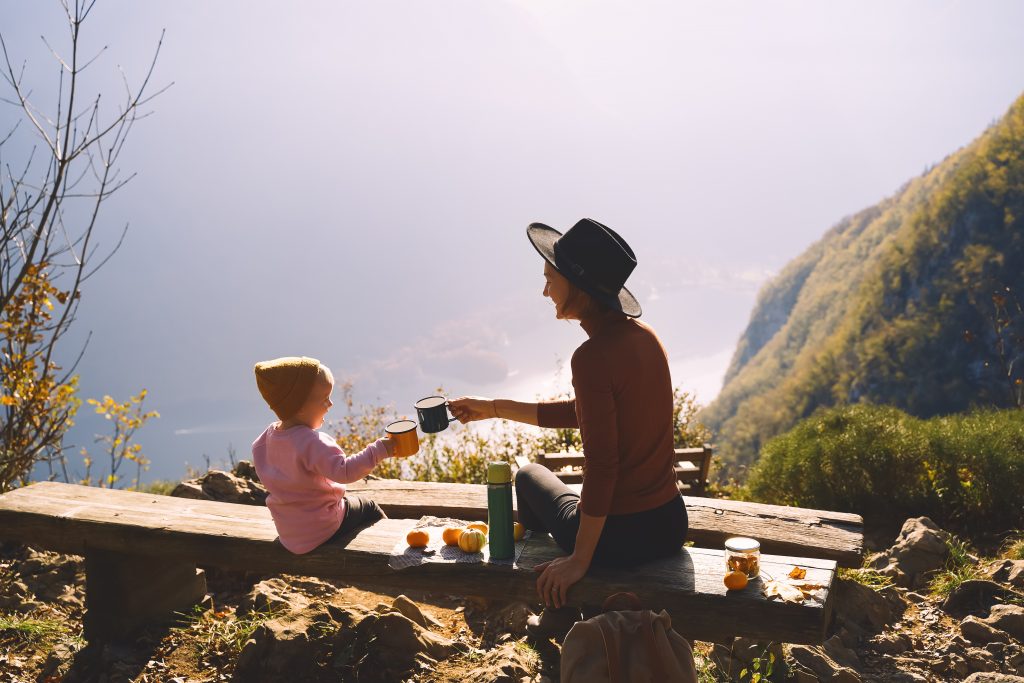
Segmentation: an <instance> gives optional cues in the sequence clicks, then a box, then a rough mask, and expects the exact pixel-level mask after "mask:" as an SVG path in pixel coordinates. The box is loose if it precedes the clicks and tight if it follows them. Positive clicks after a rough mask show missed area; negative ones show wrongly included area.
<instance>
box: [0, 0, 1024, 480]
mask: <svg viewBox="0 0 1024 683" xmlns="http://www.w3.org/2000/svg"><path fill="white" fill-rule="evenodd" d="M1022 27H1024V3H1020V2H1014V1H1006V2H937V1H931V0H929V1H916V2H911V1H906V2H898V3H894V2H863V1H859V2H827V3H826V2H745V3H742V2H683V1H682V0H676V1H673V2H647V1H644V0H629V1H628V2H583V1H582V0H578V1H560V2H556V1H554V0H528V1H526V0H524V1H515V2H513V1H498V0H463V1H447V0H434V1H431V2H426V1H419V2H412V1H405V2H399V1H394V2H387V1H375V2H360V3H355V2H337V1H334V2H293V3H287V4H282V3H280V2H274V3H269V2H253V1H248V2H234V1H230V2H229V1H226V0H221V1H218V2H198V1H195V0H192V1H177V2H160V3H158V2H138V1H137V0H136V1H133V2H129V1H128V0H116V1H115V0H100V2H99V3H98V5H97V6H96V9H95V10H94V13H93V15H92V16H91V17H90V18H89V20H88V22H87V23H86V24H85V25H84V27H83V35H84V40H85V42H86V44H87V45H88V46H91V48H92V49H95V48H97V47H98V46H101V45H109V49H108V51H107V52H106V53H105V54H104V55H103V56H102V57H101V58H100V60H99V61H98V62H96V63H95V64H94V65H93V66H92V67H90V72H89V73H90V79H89V80H88V85H89V86H90V87H92V88H94V89H95V88H102V89H104V90H105V91H106V92H109V93H110V95H111V96H113V95H115V94H116V93H117V92H118V91H117V87H119V85H118V83H119V81H118V80H117V79H118V78H119V77H118V75H117V70H116V67H117V66H118V65H120V66H121V67H123V68H124V70H125V72H126V74H127V77H128V79H129V81H130V82H132V83H135V82H138V80H139V79H140V78H141V76H142V75H143V73H144V70H145V67H146V65H147V63H148V60H149V58H150V56H151V54H152V51H153V49H154V47H155V45H156V42H157V40H158V38H159V35H160V31H161V29H165V28H166V31H167V33H166V39H165V42H164V46H163V51H162V53H161V55H160V59H159V62H158V65H157V68H156V71H155V75H154V80H153V84H154V85H155V86H162V85H165V84H168V83H171V82H173V83H174V85H173V86H172V87H171V88H170V89H169V90H168V91H167V92H166V93H164V94H163V95H161V96H160V97H159V98H158V99H157V100H156V101H155V102H154V103H153V105H152V107H151V108H152V110H153V112H154V113H153V115H152V116H150V117H149V118H147V119H145V120H144V121H142V122H140V123H139V125H138V126H137V127H136V129H135V130H134V131H133V133H132V136H131V138H130V140H129V144H128V148H127V150H126V152H125V154H124V155H123V157H122V164H121V165H122V167H123V169H124V170H125V171H126V172H129V171H135V172H138V176H137V177H136V178H135V179H134V180H133V181H132V182H131V183H130V184H129V185H128V186H127V187H125V188H124V189H123V190H122V191H121V192H120V193H119V194H118V195H116V196H115V197H114V199H112V200H111V201H110V202H109V203H108V204H107V205H105V207H104V213H103V216H102V218H103V224H104V228H103V232H102V235H101V240H102V241H103V242H104V244H106V245H111V244H113V243H114V242H115V241H116V237H117V235H118V234H119V231H120V228H121V227H122V226H123V225H124V224H125V223H126V222H129V223H130V225H131V227H130V229H129V233H128V236H127V238H126V241H125V243H124V245H123V247H122V248H121V250H120V252H119V253H118V254H117V255H116V256H115V258H114V259H113V260H112V261H111V262H110V263H109V264H108V265H107V266H106V267H105V268H104V269H103V270H102V271H100V272H99V274H97V275H96V277H95V278H93V279H92V280H91V281H90V282H89V283H88V288H87V289H86V290H85V298H84V299H83V304H82V308H81V314H80V318H79V321H78V327H77V332H76V334H78V335H81V336H83V337H84V335H85V333H86V332H88V331H91V332H92V340H91V342H90V344H89V347H88V350H87V354H86V356H85V358H84V360H83V361H82V364H81V365H80V368H79V370H80V374H81V382H82V395H83V396H84V397H90V396H95V397H99V396H102V395H103V394H105V393H109V394H112V395H113V396H115V398H118V399H124V398H126V397H127V396H128V395H129V394H131V393H134V392H136V391H137V390H139V389H141V388H143V387H145V388H147V389H148V390H149V392H150V398H149V400H148V403H149V404H150V405H151V407H152V408H154V409H157V410H159V411H160V412H161V414H162V417H161V419H159V420H157V421H155V422H154V423H152V424H151V425H148V426H146V427H145V429H143V430H142V432H140V433H139V435H138V441H139V442H140V443H142V445H143V447H144V451H145V452H146V454H147V455H148V456H149V457H150V458H151V459H152V460H153V467H152V471H151V472H150V475H149V477H150V478H153V477H171V476H174V477H177V476H180V475H181V474H182V471H183V463H184V462H185V461H188V462H190V463H192V464H199V463H201V462H202V455H203V454H204V453H206V454H208V455H209V456H210V457H211V458H213V460H214V461H216V460H222V459H224V458H225V457H226V453H227V447H228V444H232V445H233V446H234V447H235V448H236V449H237V451H238V452H239V454H240V455H243V456H244V455H246V454H247V453H248V450H249V444H250V442H251V441H252V439H253V438H255V436H257V435H258V433H259V432H260V431H261V430H262V428H263V427H264V426H265V425H266V424H267V423H268V422H269V421H270V420H271V419H272V415H271V413H270V412H269V410H267V409H266V407H265V406H263V404H262V403H261V401H260V398H259V395H258V393H257V391H256V388H255V383H254V380H253V375H252V365H253V363H254V362H255V361H257V360H262V359H266V358H271V357H275V356H280V355H309V356H314V357H317V358H319V359H320V360H322V361H323V362H325V363H327V364H328V365H330V366H331V368H332V369H333V370H334V373H335V375H336V376H337V377H338V378H350V379H351V380H352V381H354V382H355V387H356V392H357V395H358V396H359V397H360V398H361V399H362V400H366V401H373V402H376V401H379V402H382V403H393V404H395V406H396V409H395V410H396V413H399V414H401V413H409V412H411V411H412V408H411V405H412V403H413V402H414V401H415V400H416V399H417V398H420V397H421V396H425V395H428V394H430V393H432V392H433V389H434V388H435V387H437V386H438V385H443V386H444V387H445V389H446V391H447V392H448V393H449V394H451V395H459V394H463V393H476V394H483V395H490V396H508V397H513V398H524V399H529V398H532V397H533V396H534V395H536V394H537V393H541V394H547V393H550V392H551V391H552V390H553V389H554V387H555V384H554V374H555V369H556V364H557V362H558V361H559V360H563V361H567V360H568V358H569V357H570V356H571V354H572V351H573V349H574V348H575V347H576V346H577V345H578V344H579V343H580V342H581V341H582V340H583V339H584V334H583V332H582V331H581V330H580V329H579V327H578V326H575V325H570V324H567V323H563V322H559V321H556V320H554V318H553V309H552V307H551V306H550V304H548V303H547V300H545V299H543V298H542V297H541V289H542V286H543V278H542V276H541V272H542V262H541V260H540V257H539V256H537V254H536V253H535V252H534V250H533V248H532V247H531V246H530V245H529V243H528V241H527V240H526V237H525V228H526V226H527V224H528V223H530V222H531V221H542V222H545V223H547V224H549V225H551V226H553V227H556V228H558V229H561V230H564V229H566V228H568V227H569V226H571V225H572V224H573V223H574V222H575V221H576V220H577V219H579V218H581V217H583V216H589V217H593V218H595V219H597V220H599V221H602V222H604V223H606V224H608V225H610V226H611V227H613V228H614V229H616V230H618V231H619V232H620V233H621V234H622V235H623V236H624V237H625V238H626V239H627V240H628V241H629V242H630V244H631V245H632V246H633V248H634V250H635V252H636V253H637V257H638V260H639V266H638V268H637V269H636V271H635V272H634V274H633V276H632V278H631V279H630V281H629V286H630V288H631V289H632V291H633V292H634V293H635V294H636V295H637V297H638V298H639V299H640V301H641V303H642V304H643V307H644V320H646V321H648V322H649V323H650V324H651V325H653V326H654V328H655V329H656V330H657V331H658V333H659V334H660V336H661V337H662V340H663V341H664V343H665V345H666V348H667V349H668V352H669V355H670V359H671V361H672V369H673V381H674V383H675V384H676V385H678V386H680V387H682V388H684V389H688V390H695V391H697V392H698V395H699V397H700V398H701V399H702V400H704V401H707V400H709V399H711V398H712V397H713V396H714V394H715V393H716V392H717V391H718V389H719V382H720V379H721V376H722V374H723V372H724V370H725V367H726V365H727V364H728V361H729V358H730V356H731V353H732V350H733V348H734V346H735V343H736V340H737V338H738V336H739V335H740V333H741V332H742V330H743V327H744V326H745V324H746V322H747V319H748V317H749V314H750V310H751V307H752V306H753V303H754V300H755V297H756V293H757V290H758V288H759V287H760V285H761V284H762V283H763V282H764V281H765V280H766V279H767V278H768V277H770V276H771V274H773V273H775V272H777V271H778V270H779V269H780V268H781V267H782V266H784V265H785V264H786V262H788V261H789V260H790V259H791V258H793V257H795V256H796V255H797V254H799V253H800V252H802V251H803V250H804V249H805V248H806V247H807V246H808V245H810V244H811V243H812V242H813V241H815V240H816V239H818V238H819V237H820V236H821V235H822V234H823V233H824V232H825V231H826V230H827V229H828V228H829V227H830V226H832V225H833V224H835V223H836V222H837V221H838V220H839V219H840V218H842V217H843V216H845V215H848V214H850V213H853V212H855V211H858V210H860V209H862V208H864V207H866V206H869V205H871V204H874V203H875V202H877V201H879V200H880V199H882V198H883V197H885V196H888V195H890V194H892V193H894V192H895V191H896V190H897V189H898V188H899V187H900V186H901V185H902V184H903V183H904V182H905V181H907V180H908V179H910V178H911V177H913V176H916V175H918V174H920V173H921V172H922V171H923V170H924V169H925V168H927V167H928V166H929V165H931V164H934V163H936V162H938V161H940V160H941V159H942V158H943V157H945V156H946V155H947V154H949V153H951V152H952V151H954V150H955V149H957V148H958V147H960V146H962V145H964V144H967V143H968V142H970V141H971V140H972V139H973V138H974V137H976V136H977V135H978V134H979V133H981V131H982V130H983V129H984V128H985V127H986V126H987V125H988V124H990V123H991V122H992V121H994V120H995V119H997V118H998V117H1000V116H1001V115H1002V114H1003V113H1004V112H1005V110H1006V109H1007V107H1008V106H1009V105H1010V103H1011V102H1012V101H1013V100H1014V99H1015V98H1016V97H1017V96H1018V95H1019V94H1021V92H1022V91H1024V36H1022V34H1024V29H1022ZM0 32H2V34H3V36H4V39H5V41H6V42H7V48H8V51H9V53H10V54H11V55H12V56H13V58H14V59H15V61H17V62H21V61H22V60H27V71H26V74H27V76H26V79H27V82H30V83H31V84H32V85H33V87H34V90H35V94H36V97H38V98H39V99H40V101H41V104H43V105H45V104H46V100H47V98H48V97H50V95H48V94H47V93H52V92H53V84H54V83H55V76H56V71H55V69H54V65H53V62H52V58H51V57H50V56H49V55H48V52H47V50H46V48H45V46H44V45H43V44H42V42H41V41H40V39H39V36H40V35H41V34H45V35H46V36H47V37H48V39H50V42H51V44H53V45H54V47H56V48H58V49H60V47H61V46H62V45H64V44H65V43H66V31H65V29H64V28H63V26H62V25H61V10H60V7H59V4H58V3H57V2H56V1H55V0H54V1H50V0H32V1H31V2H28V1H15V0H0ZM92 49H86V52H87V53H88V52H91V51H92ZM110 99H116V98H114V97H111V98H110ZM105 101H106V100H105ZM16 113H17V112H16V111H15V110H14V109H13V108H11V107H8V106H6V105H2V106H0V124H2V128H3V130H6V129H7V128H9V127H10V124H12V123H13V121H14V120H15V115H16ZM18 144H22V145H23V144H24V143H18ZM5 161H7V160H6V159H5ZM72 341H74V340H72ZM83 413H84V409H83ZM81 417H82V419H81V420H80V425H79V427H77V428H76V431H75V432H74V434H73V437H74V440H75V441H76V443H88V442H89V440H90V438H91V435H92V434H93V433H95V432H96V431H100V430H101V429H102V428H103V425H102V424H97V422H96V421H95V420H92V419H89V418H87V416H86V415H84V414H83V415H82V416H81Z"/></svg>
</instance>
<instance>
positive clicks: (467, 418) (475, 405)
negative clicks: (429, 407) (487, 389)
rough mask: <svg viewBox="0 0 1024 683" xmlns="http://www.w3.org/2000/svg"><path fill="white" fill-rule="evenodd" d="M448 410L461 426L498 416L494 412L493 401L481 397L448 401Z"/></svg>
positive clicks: (466, 397) (464, 397) (467, 397)
mask: <svg viewBox="0 0 1024 683" xmlns="http://www.w3.org/2000/svg"><path fill="white" fill-rule="evenodd" d="M448 409H449V410H450V411H452V415H454V416H455V418H456V419H457V420H458V421H459V422H462V423H463V424H465V423H466V422H475V421H477V420H486V419H488V418H492V417H497V416H498V415H497V413H496V412H495V410H494V401H493V400H492V399H489V398H483V397H481V396H463V397H462V398H456V399H453V400H450V401H448Z"/></svg>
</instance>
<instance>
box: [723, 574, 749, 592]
mask: <svg viewBox="0 0 1024 683" xmlns="http://www.w3.org/2000/svg"><path fill="white" fill-rule="evenodd" d="M725 587H726V588H728V589H729V590H731V591H738V590H742V589H744V588H746V587H747V575H746V573H744V572H739V571H736V572H729V573H728V574H726V575H725Z"/></svg>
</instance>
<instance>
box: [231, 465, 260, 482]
mask: <svg viewBox="0 0 1024 683" xmlns="http://www.w3.org/2000/svg"><path fill="white" fill-rule="evenodd" d="M231 474H233V475H235V476H236V477H241V478H242V479H248V480H249V481H255V482H258V481H259V480H260V475H258V474H256V467H255V466H254V465H253V464H252V463H251V462H249V461H248V460H239V461H238V463H237V464H236V465H235V466H234V468H233V469H232V470H231Z"/></svg>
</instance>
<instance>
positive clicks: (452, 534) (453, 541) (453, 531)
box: [441, 526, 463, 545]
mask: <svg viewBox="0 0 1024 683" xmlns="http://www.w3.org/2000/svg"><path fill="white" fill-rule="evenodd" d="M462 531H463V529H462V528H461V527H457V526H449V527H445V529H444V531H443V532H442V533H441V538H442V539H444V542H445V545H458V544H459V537H460V536H462Z"/></svg>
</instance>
